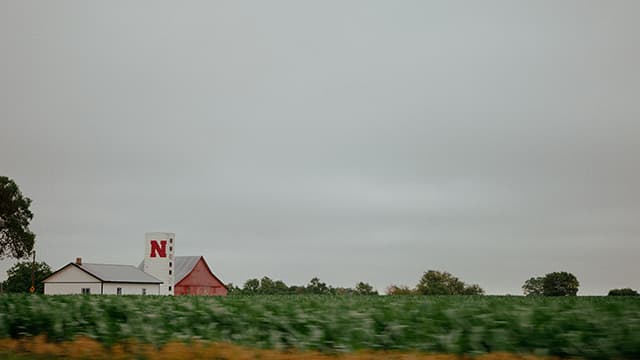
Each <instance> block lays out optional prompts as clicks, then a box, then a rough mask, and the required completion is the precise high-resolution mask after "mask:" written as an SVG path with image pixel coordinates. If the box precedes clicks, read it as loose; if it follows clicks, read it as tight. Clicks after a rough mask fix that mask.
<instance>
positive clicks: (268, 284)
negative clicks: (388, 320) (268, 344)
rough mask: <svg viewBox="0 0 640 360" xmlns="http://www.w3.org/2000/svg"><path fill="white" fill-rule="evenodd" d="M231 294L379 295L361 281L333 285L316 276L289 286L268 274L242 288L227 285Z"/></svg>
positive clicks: (251, 280) (250, 280)
mask: <svg viewBox="0 0 640 360" xmlns="http://www.w3.org/2000/svg"><path fill="white" fill-rule="evenodd" d="M227 288H228V289H229V295H304V294H315V295H378V292H377V291H376V290H375V289H374V288H373V286H371V285H370V284H368V283H365V282H359V283H357V284H356V287H355V288H345V287H333V286H330V285H327V284H326V283H324V282H322V281H320V279H318V278H317V277H314V278H313V279H311V280H310V281H309V284H307V285H306V286H297V285H292V286H288V285H287V284H285V283H284V281H282V280H272V279H271V278H269V277H268V276H265V277H263V278H262V279H260V280H258V279H249V280H247V281H246V282H245V283H244V286H243V287H242V288H239V287H237V286H235V285H233V284H231V283H230V284H229V285H227Z"/></svg>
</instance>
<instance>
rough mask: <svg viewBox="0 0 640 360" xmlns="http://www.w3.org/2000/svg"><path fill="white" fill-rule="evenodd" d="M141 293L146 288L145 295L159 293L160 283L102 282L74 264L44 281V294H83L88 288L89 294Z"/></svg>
mask: <svg viewBox="0 0 640 360" xmlns="http://www.w3.org/2000/svg"><path fill="white" fill-rule="evenodd" d="M118 288H120V289H121V291H120V295H142V294H143V289H146V294H147V295H159V294H160V284H139V283H103V282H102V281H101V280H100V279H98V278H96V277H94V276H91V275H89V274H87V273H86V272H84V271H82V270H80V269H78V268H77V267H76V266H74V265H67V266H66V267H64V268H63V269H62V270H60V271H58V272H57V273H56V274H54V275H53V276H51V277H49V278H48V279H47V280H46V281H45V282H44V293H45V294H46V295H66V294H83V293H86V290H85V292H83V289H89V290H88V292H89V294H92V295H99V294H107V295H118Z"/></svg>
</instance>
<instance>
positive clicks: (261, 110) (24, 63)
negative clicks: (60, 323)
mask: <svg viewBox="0 0 640 360" xmlns="http://www.w3.org/2000/svg"><path fill="white" fill-rule="evenodd" d="M639 15H640V2H638V1H633V0H630V1H557V0H553V1H533V0H532V1H517V2H516V1H507V0H505V1H466V2H461V1H450V0H446V1H432V2H428V1H343V0H339V1H325V0H323V1H315V2H308V1H297V0H296V1H293V0H292V1H269V2H266V1H249V2H244V1H202V2H200V1H189V2H182V1H181V2H162V1H146V2H145V1H137V2H131V1H108V2H101V3H98V2H85V1H74V2H70V1H56V2H53V1H40V2H33V1H22V0H20V1H17V0H16V1H2V2H0V125H1V126H0V175H5V176H9V177H10V178H12V179H14V180H15V181H16V182H17V183H18V185H19V186H20V187H21V189H22V191H23V193H24V194H25V195H27V196H28V197H30V198H32V199H33V205H32V210H33V212H34V214H35V217H34V219H33V222H32V226H31V228H32V230H33V231H34V232H35V233H36V234H37V238H36V249H37V254H38V259H39V260H42V261H46V262H47V263H48V264H50V265H51V266H52V267H53V268H58V267H60V266H63V265H65V264H66V263H68V262H70V261H73V260H74V259H75V257H82V258H83V259H84V261H85V262H99V263H122V264H133V265H137V264H138V263H139V262H140V260H141V259H142V257H143V252H144V233H145V232H146V231H169V232H175V233H176V241H177V245H176V252H177V255H204V256H205V257H206V259H207V260H208V262H209V263H210V265H211V267H212V269H213V271H214V272H215V273H216V274H217V275H218V276H219V277H220V278H221V279H222V280H223V281H225V282H233V283H237V284H241V283H243V282H244V281H245V280H246V279H248V278H250V277H262V276H264V275H268V276H270V277H272V278H275V279H282V280H284V281H285V282H286V283H288V284H304V283H307V282H308V281H309V280H310V279H311V278H312V277H314V276H318V277H319V278H320V279H321V280H322V281H324V282H326V283H328V284H332V285H335V286H353V285H354V284H355V283H356V282H357V281H367V282H370V283H371V284H372V285H374V287H376V288H377V289H378V290H380V291H384V289H385V288H386V287H387V286H388V285H390V284H405V285H411V286H413V285H415V284H416V283H417V281H418V279H419V277H420V276H421V274H422V272H423V271H426V270H429V269H436V270H444V271H449V272H451V273H453V274H454V275H457V276H458V277H460V278H461V279H462V280H463V281H465V282H469V283H478V284H480V285H481V286H482V287H483V288H484V289H485V290H486V291H487V292H488V293H490V294H505V293H511V294H521V289H520V287H521V286H522V283H523V282H524V281H525V280H526V279H528V278H529V277H531V276H536V275H544V274H545V273H548V272H552V271H570V272H572V273H574V274H575V275H576V276H577V277H578V279H579V280H580V283H581V286H580V294H606V292H607V291H608V290H609V289H611V288H615V287H633V288H635V289H639V288H640V276H639V275H640V269H639V267H638V265H637V263H638V258H639V255H640V221H639V220H640V189H639V188H638V186H640V160H639V159H638V155H639V154H640V122H639V120H640V116H639V115H640V69H639V64H640V23H639V22H638V16H639ZM11 264H12V262H11V261H10V260H7V259H5V260H2V261H0V271H1V273H0V279H4V278H6V273H5V271H6V269H7V268H8V267H9V266H11Z"/></svg>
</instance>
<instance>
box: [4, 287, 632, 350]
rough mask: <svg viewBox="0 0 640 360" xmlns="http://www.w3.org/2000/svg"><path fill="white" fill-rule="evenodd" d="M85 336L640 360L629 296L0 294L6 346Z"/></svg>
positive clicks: (104, 339)
mask: <svg viewBox="0 0 640 360" xmlns="http://www.w3.org/2000/svg"><path fill="white" fill-rule="evenodd" d="M38 334H46V335H47V337H48V338H49V339H50V340H51V341H61V340H65V339H71V338H73V337H74V336H76V335H78V334H82V335H86V336H89V337H91V338H94V339H97V340H98V341H101V342H103V343H105V344H113V343H116V342H120V341H124V340H132V339H134V340H138V341H142V342H147V343H151V344H155V345H161V344H163V343H165V342H167V341H170V340H175V339H184V340H185V341H188V340H190V339H194V338H197V339H204V340H211V341H230V342H234V343H237V344H240V345H246V346H251V347H260V348H276V349H287V348H297V349H302V350H320V351H324V352H343V351H353V350H358V349H382V350H384V349H387V350H394V349H395V350H409V351H411V350H417V351H424V352H432V353H433V352H437V353H442V352H444V353H454V354H482V353H487V352H503V351H504V352H512V353H522V354H526V353H536V354H543V355H553V356H558V357H562V358H582V359H638V358H640V336H638V334H640V301H638V299H637V298H629V297H556V298H548V297H515V296H510V297H497V296H465V297H457V296H455V297H454V296H327V295H317V296H315V295H305V296H229V297H171V296H166V297H165V296H79V295H78V296H42V295H4V296H0V338H7V337H13V338H20V337H24V336H32V335H38Z"/></svg>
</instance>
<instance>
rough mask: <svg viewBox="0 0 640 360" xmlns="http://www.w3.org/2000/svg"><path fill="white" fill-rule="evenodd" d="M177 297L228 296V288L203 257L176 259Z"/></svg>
mask: <svg viewBox="0 0 640 360" xmlns="http://www.w3.org/2000/svg"><path fill="white" fill-rule="evenodd" d="M174 291H175V292H174V294H175V295H214V296H224V295H227V292H228V290H227V287H226V286H225V284H224V283H223V282H222V281H220V279H218V277H217V276H215V275H214V274H213V272H211V269H210V268H209V265H207V262H206V261H205V260H204V257H203V256H176V257H175V290H174Z"/></svg>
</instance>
